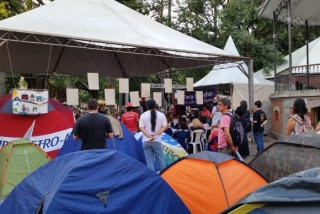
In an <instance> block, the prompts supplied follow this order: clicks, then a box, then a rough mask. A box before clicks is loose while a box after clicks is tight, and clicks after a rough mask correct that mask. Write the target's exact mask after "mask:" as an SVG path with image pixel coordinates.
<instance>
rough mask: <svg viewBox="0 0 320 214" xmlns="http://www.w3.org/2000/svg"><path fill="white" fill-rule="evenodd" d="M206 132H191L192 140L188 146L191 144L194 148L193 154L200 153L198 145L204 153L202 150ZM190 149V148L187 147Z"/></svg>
mask: <svg viewBox="0 0 320 214" xmlns="http://www.w3.org/2000/svg"><path fill="white" fill-rule="evenodd" d="M204 132H205V131H204V130H202V129H197V130H194V131H192V132H191V140H190V142H188V144H191V145H192V146H193V153H196V152H198V147H197V145H199V147H200V150H201V151H203V149H202V146H203V145H202V140H201V139H202V136H203V134H204ZM187 147H188V146H187Z"/></svg>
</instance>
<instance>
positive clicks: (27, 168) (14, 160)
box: [0, 139, 50, 202]
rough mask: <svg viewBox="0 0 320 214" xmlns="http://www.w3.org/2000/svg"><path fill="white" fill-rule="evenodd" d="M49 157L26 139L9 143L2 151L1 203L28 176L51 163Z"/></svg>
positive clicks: (0, 154)
mask: <svg viewBox="0 0 320 214" xmlns="http://www.w3.org/2000/svg"><path fill="white" fill-rule="evenodd" d="M49 160H50V159H49V157H48V155H47V154H46V153H45V152H44V151H43V150H42V149H41V148H40V147H39V146H37V145H36V144H34V143H32V142H30V141H29V140H26V139H17V140H13V141H11V142H9V143H8V144H7V145H5V146H3V147H2V148H1V150H0V179H1V180H0V182H1V183H0V202H1V201H3V200H4V199H5V197H6V196H7V195H9V193H10V192H11V191H12V190H13V188H14V187H15V186H16V185H18V183H19V182H20V181H22V180H23V179H24V178H25V177H26V176H27V175H29V174H30V173H32V172H33V171H34V170H36V169H37V168H39V167H40V166H42V165H43V164H45V163H47V162H49Z"/></svg>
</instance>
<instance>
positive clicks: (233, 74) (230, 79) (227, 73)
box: [193, 36, 274, 87]
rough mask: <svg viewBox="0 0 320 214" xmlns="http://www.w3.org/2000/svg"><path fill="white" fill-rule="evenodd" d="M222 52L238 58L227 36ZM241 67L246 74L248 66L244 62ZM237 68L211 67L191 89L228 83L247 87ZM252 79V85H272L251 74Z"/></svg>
mask: <svg viewBox="0 0 320 214" xmlns="http://www.w3.org/2000/svg"><path fill="white" fill-rule="evenodd" d="M224 50H225V51H228V52H229V53H230V54H232V55H235V56H239V53H238V50H237V48H236V46H235V44H234V42H233V39H232V37H231V36H229V38H228V41H227V43H226V45H225V48H224ZM241 65H242V67H243V68H244V70H245V71H246V72H247V73H248V66H247V65H246V64H245V63H244V62H241ZM238 66H239V63H232V64H231V63H229V64H226V65H216V66H214V67H213V69H212V71H210V73H208V74H207V75H206V76H205V77H203V78H202V79H201V80H199V81H198V82H196V83H194V84H193V87H204V86H211V85H219V84H230V83H232V84H246V85H248V77H247V76H246V75H245V74H244V73H242V71H241V70H240V69H239V67H238ZM224 67H225V68H224ZM253 78H254V79H253V84H254V85H274V83H273V82H271V81H269V80H266V79H264V78H262V77H260V76H258V75H256V74H253Z"/></svg>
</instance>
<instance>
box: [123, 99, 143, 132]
mask: <svg viewBox="0 0 320 214" xmlns="http://www.w3.org/2000/svg"><path fill="white" fill-rule="evenodd" d="M121 122H122V123H123V124H124V125H125V126H126V127H127V128H128V129H129V131H130V132H131V133H132V134H135V133H137V125H138V124H139V116H138V114H137V113H136V112H134V111H133V105H132V103H131V102H128V103H127V104H126V113H124V114H123V115H122V117H121Z"/></svg>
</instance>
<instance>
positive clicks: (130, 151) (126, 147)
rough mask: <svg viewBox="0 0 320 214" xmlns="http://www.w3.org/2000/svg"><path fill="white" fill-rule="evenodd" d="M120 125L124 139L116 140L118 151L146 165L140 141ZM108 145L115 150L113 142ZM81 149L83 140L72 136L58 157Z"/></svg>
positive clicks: (108, 141)
mask: <svg viewBox="0 0 320 214" xmlns="http://www.w3.org/2000/svg"><path fill="white" fill-rule="evenodd" d="M120 124H121V128H122V132H123V138H122V139H119V138H117V137H115V138H114V140H115V143H116V146H117V150H119V151H120V152H123V153H125V154H127V155H129V156H131V157H133V158H134V159H136V160H138V161H140V162H141V163H143V164H146V158H145V156H144V152H143V149H142V147H141V145H140V144H139V143H138V141H137V140H136V138H135V137H134V136H133V135H132V133H131V132H130V131H129V129H128V128H127V127H126V126H125V125H123V124H122V123H120ZM106 143H108V148H109V149H114V148H113V142H112V140H111V139H107V140H106ZM80 149H81V140H74V139H73V135H72V134H70V135H69V137H68V139H67V140H66V141H65V142H64V144H63V146H62V148H61V150H60V152H59V154H58V157H59V156H61V155H64V154H68V153H70V152H76V151H80Z"/></svg>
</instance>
